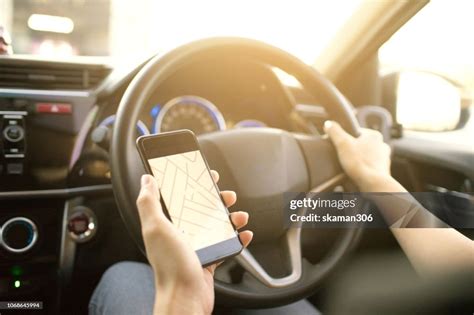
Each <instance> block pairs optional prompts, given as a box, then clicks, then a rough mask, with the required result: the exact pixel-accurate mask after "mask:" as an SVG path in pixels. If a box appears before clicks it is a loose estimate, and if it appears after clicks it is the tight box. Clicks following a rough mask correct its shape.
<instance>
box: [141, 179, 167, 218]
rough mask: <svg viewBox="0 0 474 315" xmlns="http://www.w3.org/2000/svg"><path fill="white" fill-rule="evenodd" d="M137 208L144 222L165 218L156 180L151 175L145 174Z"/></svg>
mask: <svg viewBox="0 0 474 315" xmlns="http://www.w3.org/2000/svg"><path fill="white" fill-rule="evenodd" d="M137 208H138V213H139V215H140V219H141V221H142V222H146V221H149V220H150V221H152V220H153V219H157V218H161V217H164V213H163V210H162V209H161V204H160V194H159V191H158V185H157V183H156V180H155V178H154V177H153V176H151V175H149V174H145V175H143V176H142V178H141V189H140V194H139V195H138V198H137Z"/></svg>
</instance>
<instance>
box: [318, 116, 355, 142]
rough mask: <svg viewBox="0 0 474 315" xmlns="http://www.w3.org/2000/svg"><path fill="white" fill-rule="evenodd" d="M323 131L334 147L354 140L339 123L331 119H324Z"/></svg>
mask: <svg viewBox="0 0 474 315" xmlns="http://www.w3.org/2000/svg"><path fill="white" fill-rule="evenodd" d="M324 131H325V132H326V134H327V135H328V136H329V138H330V139H331V141H332V143H333V144H334V146H335V147H336V148H338V147H340V146H341V145H344V144H345V143H348V142H351V141H353V140H354V138H353V137H352V136H351V135H350V134H348V133H347V132H346V131H345V130H344V129H342V127H341V125H339V124H338V123H337V122H335V121H332V120H326V122H324Z"/></svg>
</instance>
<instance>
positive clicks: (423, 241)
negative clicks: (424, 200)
mask: <svg viewBox="0 0 474 315" xmlns="http://www.w3.org/2000/svg"><path fill="white" fill-rule="evenodd" d="M361 189H362V190H364V191H366V192H385V193H407V191H406V189H405V188H404V187H403V186H402V185H401V184H400V183H398V182H397V181H396V180H395V179H393V178H392V177H381V178H375V179H373V180H371V181H368V183H366V184H365V185H363V186H362V187H361ZM407 197H408V196H407ZM384 198H385V199H386V200H384ZM390 198H395V197H391V196H390V195H387V196H386V197H383V196H382V197H380V198H379V200H378V202H377V205H378V207H379V209H380V211H381V212H382V215H383V216H384V217H385V218H386V220H387V222H389V224H390V225H392V223H393V222H396V220H397V216H400V215H401V214H403V212H404V211H405V210H404V209H399V208H398V207H400V208H403V205H402V204H397V203H394V204H390V203H391V200H390ZM399 200H400V198H397V201H399ZM414 202H416V201H414ZM397 211H399V212H398V213H397ZM417 211H418V213H417V216H416V217H415V218H414V219H413V220H416V219H418V220H419V221H420V222H421V220H425V221H426V220H428V221H431V222H435V221H438V222H439V219H437V218H436V217H435V216H434V215H433V214H431V213H430V212H429V211H427V210H426V209H424V208H423V207H421V206H420V207H419V209H417ZM401 221H402V222H403V220H401ZM397 223H398V222H397ZM421 223H426V222H421ZM394 226H396V225H395V224H394ZM412 226H413V225H412ZM416 226H420V227H422V226H424V225H421V224H420V225H418V224H415V227H416ZM438 226H439V223H438ZM406 227H408V226H401V227H400V228H397V227H393V226H392V227H391V231H392V232H393V234H394V236H395V238H396V239H397V241H398V242H399V244H400V246H401V247H402V249H403V250H404V252H405V253H406V255H407V257H408V258H409V260H410V261H411V263H412V264H413V266H414V267H415V269H416V270H417V271H418V272H419V273H420V274H430V273H433V272H439V271H440V270H447V269H451V270H456V269H457V268H466V267H467V268H474V242H473V241H471V240H470V239H468V238H467V237H465V236H464V235H462V234H461V233H459V232H458V231H456V230H455V229H453V228H449V227H444V228H426V227H425V228H413V227H412V228H406Z"/></svg>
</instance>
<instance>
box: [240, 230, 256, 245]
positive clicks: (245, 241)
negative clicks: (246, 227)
mask: <svg viewBox="0 0 474 315" xmlns="http://www.w3.org/2000/svg"><path fill="white" fill-rule="evenodd" d="M239 238H240V242H242V245H243V246H244V247H247V246H249V244H250V242H251V241H252V238H253V232H252V231H243V232H240V233H239Z"/></svg>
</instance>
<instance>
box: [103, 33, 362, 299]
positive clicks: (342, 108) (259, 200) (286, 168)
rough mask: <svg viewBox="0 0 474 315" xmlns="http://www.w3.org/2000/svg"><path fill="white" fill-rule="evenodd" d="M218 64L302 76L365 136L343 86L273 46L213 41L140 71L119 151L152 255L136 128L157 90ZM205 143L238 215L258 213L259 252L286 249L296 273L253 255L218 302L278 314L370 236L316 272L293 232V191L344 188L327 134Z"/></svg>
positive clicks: (132, 227) (269, 133) (122, 110)
mask: <svg viewBox="0 0 474 315" xmlns="http://www.w3.org/2000/svg"><path fill="white" fill-rule="evenodd" d="M218 58H248V59H249V60H253V61H257V62H260V63H262V64H266V65H270V66H274V67H278V68H280V69H281V70H283V71H285V72H287V73H289V74H291V75H293V76H294V77H296V78H297V79H298V80H299V81H300V82H301V84H302V85H303V86H304V87H305V89H306V91H308V92H309V93H311V94H312V95H313V96H314V97H315V98H316V99H317V100H318V101H319V102H320V103H321V104H324V106H325V107H326V110H327V112H328V114H329V116H330V117H331V119H333V120H335V121H338V122H339V123H340V124H341V125H342V126H343V127H344V128H345V130H346V131H348V132H349V133H350V134H352V135H354V136H358V135H359V126H358V123H357V120H356V118H355V115H354V113H353V110H352V106H351V104H350V103H349V102H348V100H347V99H346V98H345V97H344V96H343V95H342V94H341V93H340V92H339V91H338V90H337V88H336V87H335V86H334V85H333V84H332V83H331V82H330V81H329V80H327V79H326V78H324V77H323V76H322V75H321V74H320V73H318V72H317V71H316V70H314V69H313V68H312V67H309V66H308V65H306V64H305V63H303V62H302V61H301V60H299V59H297V58H296V57H294V56H292V55H290V54H289V53H287V52H285V51H283V50H280V49H278V48H275V47H273V46H270V45H267V44H264V43H262V42H259V41H255V40H249V39H242V38H212V39H205V40H200V41H196V42H193V43H190V44H187V45H184V46H181V47H179V48H177V49H175V50H173V51H171V52H169V53H167V54H166V55H163V56H156V57H154V58H153V59H151V60H150V61H149V62H148V63H147V64H146V65H145V66H144V67H143V68H142V69H141V70H140V71H139V72H138V74H137V75H136V76H135V78H134V79H133V80H132V82H131V83H130V85H129V86H128V88H127V90H126V91H125V94H124V95H123V97H122V100H121V102H120V105H119V107H118V111H117V116H116V122H115V126H114V132H113V136H112V143H111V148H110V162H111V169H112V183H113V189H114V194H115V199H116V201H117V204H118V207H119V210H120V213H121V216H122V218H123V220H124V222H125V224H126V226H127V228H128V230H129V232H130V233H131V235H132V237H133V238H134V240H136V242H137V244H138V246H139V247H140V249H141V250H142V251H143V252H144V245H143V240H142V237H141V230H140V220H139V217H138V212H137V209H136V205H135V201H136V198H137V196H138V192H139V189H140V176H141V175H142V174H144V173H145V170H144V168H143V166H142V163H141V161H140V158H139V156H138V153H137V149H136V148H135V128H132V127H131V126H135V123H136V121H137V120H138V119H139V115H140V113H141V112H142V111H143V110H144V108H145V106H146V104H147V100H148V99H149V97H150V96H151V95H152V93H153V92H155V91H156V89H157V87H159V86H160V84H161V83H162V82H164V81H165V80H166V79H167V78H169V77H170V76H171V75H173V74H174V73H175V72H176V71H177V70H178V69H180V68H181V67H183V66H185V65H187V64H190V63H193V62H208V63H209V65H210V66H212V63H213V60H218ZM199 140H200V144H201V147H202V150H203V151H204V154H205V156H206V158H207V159H208V161H209V164H210V166H211V168H213V169H215V170H217V171H218V172H219V173H220V175H221V176H220V177H221V181H220V182H219V186H220V187H225V188H230V189H234V190H236V192H237V194H238V208H239V209H245V210H246V211H248V212H249V213H250V218H251V219H250V223H249V227H250V228H251V229H252V230H253V231H254V234H255V242H256V243H258V244H259V248H260V250H263V251H265V247H266V244H268V246H272V245H274V244H280V246H282V247H283V248H284V249H285V253H286V255H285V257H286V259H285V261H286V267H287V268H286V269H287V271H288V272H287V273H286V275H284V276H282V277H276V276H275V275H272V274H271V273H270V272H267V270H266V269H265V268H264V267H263V266H262V265H261V264H260V263H259V262H258V260H257V259H256V258H255V256H254V255H253V254H252V253H251V251H250V250H249V249H245V250H244V251H243V252H242V253H241V254H240V255H239V256H237V257H236V260H237V261H238V263H239V264H240V265H241V266H242V267H243V268H244V269H245V270H246V273H245V274H244V276H243V277H242V281H240V283H226V282H224V281H220V280H217V279H216V282H215V289H216V294H217V296H218V299H217V300H218V301H219V300H220V301H225V303H226V305H238V306H240V307H271V306H277V305H282V304H287V303H290V302H293V301H296V300H298V299H301V298H303V297H306V296H308V295H310V294H311V293H312V292H314V290H315V289H316V288H317V286H318V285H320V284H321V282H322V280H323V279H324V278H325V277H326V276H328V275H329V274H330V272H331V271H333V270H334V268H335V266H336V265H337V263H338V262H339V261H340V260H341V258H342V257H343V256H344V255H345V254H346V253H347V252H348V251H349V249H350V248H351V247H352V246H353V244H354V243H355V242H356V240H357V239H358V236H359V235H360V233H361V230H360V229H345V230H344V232H343V233H342V234H343V235H342V236H341V238H340V240H339V241H338V242H337V244H335V245H334V246H333V247H332V249H331V250H330V252H329V253H327V254H326V256H325V257H324V259H323V260H322V261H320V262H319V263H317V264H314V265H313V264H311V263H310V262H308V261H306V260H305V259H304V258H303V253H302V250H301V244H300V238H301V228H286V229H285V228H284V223H283V218H282V208H283V202H282V199H283V198H282V196H283V195H284V194H285V193H289V192H306V191H310V190H312V191H316V192H324V191H329V190H330V189H332V188H333V187H334V186H336V185H339V184H341V183H342V182H343V181H345V175H344V173H343V171H342V169H341V167H340V165H339V163H338V158H337V155H336V152H335V150H334V148H333V146H332V144H331V143H330V141H329V140H328V139H327V137H321V136H310V135H301V134H294V133H290V132H288V131H284V130H281V129H272V128H249V129H245V128H244V129H233V130H229V131H222V132H216V133H211V134H206V135H204V136H202V137H200V138H199ZM282 240H284V242H282ZM262 248H263V249H262Z"/></svg>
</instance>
